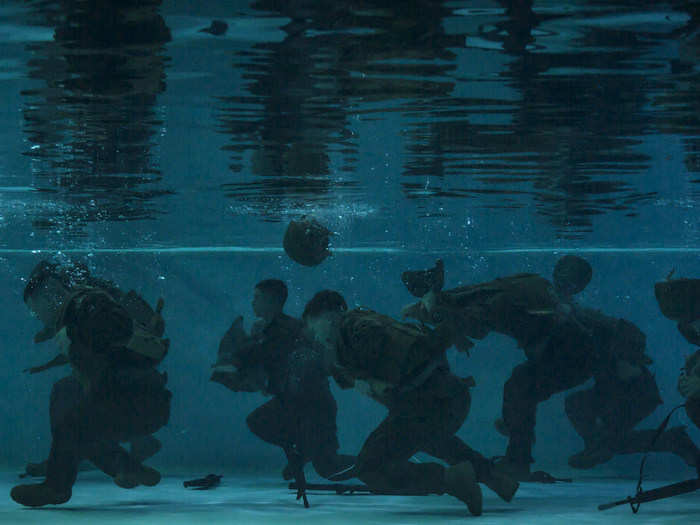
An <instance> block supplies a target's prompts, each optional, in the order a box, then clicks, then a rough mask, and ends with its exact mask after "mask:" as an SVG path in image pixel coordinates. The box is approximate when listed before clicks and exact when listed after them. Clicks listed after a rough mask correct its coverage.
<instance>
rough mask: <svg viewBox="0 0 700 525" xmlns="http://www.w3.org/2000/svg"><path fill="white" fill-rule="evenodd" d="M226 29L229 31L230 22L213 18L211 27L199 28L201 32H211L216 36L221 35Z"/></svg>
mask: <svg viewBox="0 0 700 525" xmlns="http://www.w3.org/2000/svg"><path fill="white" fill-rule="evenodd" d="M226 31H228V24H227V23H226V22H224V21H223V20H212V22H211V25H210V26H209V27H205V28H204V29H200V30H199V32H200V33H211V34H212V35H215V36H221V35H223V34H224V33H225V32H226Z"/></svg>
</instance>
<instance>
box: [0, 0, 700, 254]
mask: <svg viewBox="0 0 700 525" xmlns="http://www.w3.org/2000/svg"><path fill="white" fill-rule="evenodd" d="M92 4H93V3H92V2H83V1H69V0H65V1H62V2H59V1H56V2H51V1H41V2H39V1H36V2H26V3H24V4H22V5H20V4H12V3H10V5H9V6H7V5H6V7H3V8H2V10H3V20H4V22H3V24H2V26H1V27H0V45H1V46H2V48H3V50H4V51H3V56H4V59H3V61H2V62H1V63H0V68H1V71H3V73H4V74H3V78H2V83H1V84H0V89H1V90H2V92H3V95H4V98H5V100H7V102H8V103H7V104H6V113H5V117H4V120H5V122H4V126H3V128H4V129H3V131H2V135H3V145H2V146H0V148H2V158H3V162H2V164H3V165H2V172H1V173H0V179H1V180H0V186H2V192H3V205H2V209H1V210H0V213H2V223H0V227H1V228H2V230H3V233H4V234H5V235H3V241H2V244H3V248H13V249H19V248H23V247H30V248H47V247H54V248H55V247H59V246H62V247H64V248H65V247H66V243H67V244H68V245H70V244H74V243H77V245H78V246H85V245H88V246H93V247H101V246H102V247H116V248H119V247H134V246H151V245H168V246H181V245H182V246H211V245H228V244H232V243H233V244H237V245H260V244H261V241H264V240H265V239H267V238H269V239H270V240H271V242H270V243H267V244H274V242H272V240H273V239H274V240H276V239H278V234H279V231H280V228H279V227H278V228H276V227H275V226H274V225H271V226H269V227H266V226H265V223H274V222H280V221H281V222H282V223H284V222H286V221H287V220H288V219H289V218H290V217H294V216H298V215H300V214H302V213H307V212H309V213H311V212H312V213H314V214H316V215H317V216H320V217H322V218H324V219H325V220H326V221H327V222H328V223H330V224H331V225H332V226H333V227H334V229H335V230H336V231H339V230H340V231H343V232H344V233H345V236H344V237H341V238H340V239H338V244H339V245H343V246H350V245H357V244H358V243H360V244H363V243H364V244H367V245H373V246H389V245H391V246H397V245H399V246H403V247H408V248H410V249H412V250H416V251H419V252H423V251H426V246H425V243H426V241H427V240H428V239H429V240H430V243H431V244H432V245H433V247H435V245H439V246H440V247H441V248H442V249H445V250H447V251H450V250H456V251H462V250H464V249H469V248H474V247H477V248H478V247H482V246H487V247H490V248H502V247H512V246H514V245H517V246H520V247H522V246H529V245H547V246H549V245H551V244H552V243H554V244H555V245H556V246H559V247H565V246H568V245H569V244H567V242H568V241H573V244H571V245H572V246H573V245H575V246H591V245H595V246H598V245H601V244H602V245H615V246H617V245H619V244H620V242H619V241H620V236H621V235H622V236H624V237H625V242H624V243H622V244H624V245H625V246H628V247H629V246H642V247H648V246H654V247H659V246H673V247H687V246H691V245H694V244H697V241H698V240H699V238H700V236H699V234H698V228H697V222H698V221H697V220H695V219H697V212H696V209H697V199H698V195H699V191H698V188H700V186H698V183H699V182H700V175H699V174H698V172H699V171H700V150H699V148H700V138H699V137H698V129H699V128H698V118H699V117H698V115H700V112H699V109H700V108H699V107H698V105H699V101H700V97H699V96H698V80H699V78H700V70H699V69H698V52H699V49H700V40H699V39H700V37H699V36H698V25H697V24H698V18H697V17H698V4H697V2H669V3H659V2H605V1H598V2H585V1H580V2H567V3H566V4H562V3H558V2H536V3H535V4H534V5H532V2H527V1H525V2H505V1H504V2H487V1H484V2H441V1H416V2H380V1H379V2H342V1H340V2H338V1H334V2H317V1H313V2H311V1H309V2H305V1H294V2H274V1H259V2H253V3H251V4H247V3H245V2H224V3H217V5H216V7H210V8H205V7H200V8H198V11H197V12H196V13H191V12H190V9H191V7H187V6H188V5H189V4H188V3H185V2H180V3H178V2H175V1H173V2H164V3H161V2H157V1H152V2H114V3H113V4H112V3H110V2H100V9H99V10H94V9H93V6H92ZM130 4H133V6H131V7H130ZM137 4H140V6H138V7H137ZM215 18H218V19H222V20H225V21H227V23H228V24H229V27H228V31H227V32H226V33H225V34H223V35H220V36H215V35H212V34H209V33H205V32H198V30H199V29H201V28H204V27H208V26H209V24H210V22H211V20H213V19H215ZM193 224H198V225H199V227H197V228H196V229H195V228H193ZM251 228H254V229H255V231H256V232H258V233H259V234H256V235H255V236H254V237H253V238H250V237H249V236H248V235H247V233H248V232H250V231H251ZM30 233H31V234H32V236H31V238H28V234H30ZM495 235H497V237H498V238H497V239H494V236H495ZM263 244H265V243H264V242H263Z"/></svg>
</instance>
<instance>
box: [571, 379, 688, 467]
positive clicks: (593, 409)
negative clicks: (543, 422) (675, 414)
mask: <svg viewBox="0 0 700 525" xmlns="http://www.w3.org/2000/svg"><path fill="white" fill-rule="evenodd" d="M661 403H662V401H661V396H660V394H659V388H658V386H657V385H656V380H655V379H654V376H653V375H652V373H651V372H650V371H649V370H648V369H647V368H643V369H642V373H641V374H640V375H639V376H637V377H634V378H632V379H630V380H629V381H622V380H616V379H615V378H614V377H605V378H603V379H601V380H599V379H598V378H596V383H595V385H594V386H593V388H590V389H587V390H581V391H579V392H574V393H573V394H570V395H569V396H567V397H566V402H565V406H566V414H567V416H568V417H569V420H570V421H571V423H572V424H573V426H574V428H575V429H576V432H578V434H579V435H580V436H581V437H582V438H583V441H584V443H585V446H586V449H589V450H591V451H595V450H596V449H598V450H600V449H606V450H608V451H609V455H608V456H607V457H606V456H601V459H600V460H599V461H598V463H600V462H603V461H605V460H606V459H607V458H609V457H611V456H612V455H613V454H636V453H644V452H647V451H650V450H651V451H656V452H671V453H673V454H676V455H678V456H680V457H681V458H682V459H683V460H684V461H686V462H689V464H692V463H691V462H692V461H693V460H694V458H695V457H696V456H697V455H698V449H697V447H696V446H695V444H694V443H693V442H692V440H691V439H690V437H689V436H688V434H687V433H686V431H685V428H684V427H682V426H676V427H671V428H667V429H666V430H665V431H664V432H662V433H661V434H659V435H657V430H656V429H654V428H650V429H642V430H635V429H634V427H635V426H636V425H637V424H638V423H640V422H641V421H642V420H643V419H645V418H646V417H647V416H648V415H650V414H651V413H652V412H653V411H654V410H655V409H656V407H658V406H659V405H660V404H661Z"/></svg>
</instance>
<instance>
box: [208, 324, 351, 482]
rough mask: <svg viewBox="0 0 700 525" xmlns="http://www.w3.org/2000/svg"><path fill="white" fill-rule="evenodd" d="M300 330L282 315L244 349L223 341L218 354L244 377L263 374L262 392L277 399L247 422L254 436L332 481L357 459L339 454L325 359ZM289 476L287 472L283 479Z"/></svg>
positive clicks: (255, 331)
mask: <svg viewBox="0 0 700 525" xmlns="http://www.w3.org/2000/svg"><path fill="white" fill-rule="evenodd" d="M301 329H302V323H301V321H299V320H297V319H294V318H292V317H289V316H287V315H285V314H280V315H278V316H276V317H275V318H274V319H273V320H272V321H271V322H270V323H269V324H268V325H266V326H264V327H263V328H259V325H255V326H254V328H253V334H252V339H251V340H250V341H248V342H247V343H246V344H244V345H240V346H238V347H234V344H233V341H232V340H231V339H230V337H229V338H227V337H225V338H224V340H222V344H221V347H220V352H223V353H224V354H226V353H228V354H229V355H232V356H233V357H232V362H233V363H234V364H235V365H236V366H237V367H238V368H239V371H240V372H239V373H240V374H241V375H242V376H244V377H245V375H246V374H248V373H249V374H252V375H260V374H259V372H260V370H262V372H263V374H262V375H261V377H264V378H265V384H264V385H261V386H262V388H263V390H264V392H265V393H267V394H271V395H272V396H273V397H272V399H271V400H269V401H267V402H266V403H265V404H263V405H262V406H260V407H258V408H257V409H255V410H254V411H253V412H251V413H250V414H249V415H248V417H247V418H246V423H247V424H248V427H249V428H250V430H251V431H252V432H253V434H255V435H256V436H258V437H259V438H260V439H262V440H263V441H266V442H268V443H272V444H273V445H277V446H279V447H282V448H283V449H284V450H285V452H286V453H287V455H288V456H290V455H294V456H295V457H290V458H289V459H290V462H292V461H293V462H296V463H300V464H301V465H303V464H304V463H306V462H307V461H311V462H312V464H313V466H314V469H315V470H316V472H318V474H319V475H321V476H322V477H325V478H328V477H331V476H332V475H333V474H337V473H339V472H340V471H344V470H346V469H348V468H349V467H351V466H352V465H353V463H354V461H355V458H354V457H353V456H347V455H342V454H338V448H339V446H340V445H339V443H338V438H337V427H336V414H337V405H336V402H335V399H334V398H333V394H332V393H331V390H330V384H329V382H328V377H327V375H326V373H325V370H324V368H323V366H322V362H321V355H320V354H319V353H318V352H317V351H316V350H315V349H314V348H313V347H312V345H311V344H310V343H309V342H308V341H306V340H305V338H304V337H303V336H302V334H301ZM224 381H225V380H224ZM222 382H223V381H222ZM234 389H236V387H234ZM297 466H298V465H297ZM291 475H293V473H292V472H287V471H285V477H288V476H291ZM348 477H352V474H351V471H350V470H348V471H347V473H346V475H344V476H343V475H341V476H339V477H337V478H334V479H347V478H348Z"/></svg>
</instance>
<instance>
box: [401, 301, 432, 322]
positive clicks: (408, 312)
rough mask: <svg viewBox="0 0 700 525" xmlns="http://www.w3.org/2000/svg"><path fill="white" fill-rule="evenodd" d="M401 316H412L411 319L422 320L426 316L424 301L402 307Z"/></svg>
mask: <svg viewBox="0 0 700 525" xmlns="http://www.w3.org/2000/svg"><path fill="white" fill-rule="evenodd" d="M401 317H403V318H406V317H410V318H411V319H417V320H419V321H422V320H424V319H425V318H426V312H425V307H424V306H423V303H422V302H420V301H418V302H417V303H412V304H407V305H406V306H404V307H403V308H401Z"/></svg>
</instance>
